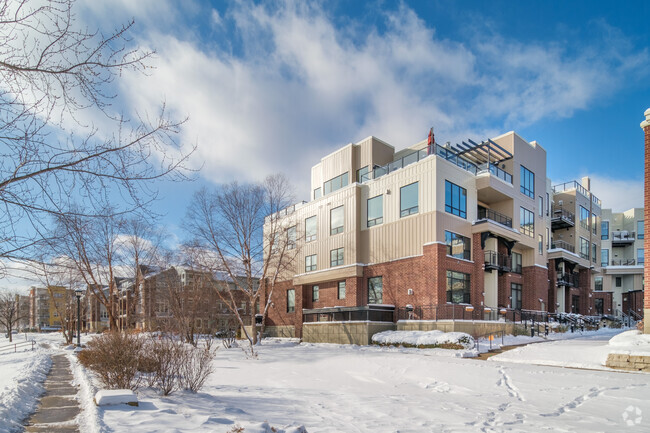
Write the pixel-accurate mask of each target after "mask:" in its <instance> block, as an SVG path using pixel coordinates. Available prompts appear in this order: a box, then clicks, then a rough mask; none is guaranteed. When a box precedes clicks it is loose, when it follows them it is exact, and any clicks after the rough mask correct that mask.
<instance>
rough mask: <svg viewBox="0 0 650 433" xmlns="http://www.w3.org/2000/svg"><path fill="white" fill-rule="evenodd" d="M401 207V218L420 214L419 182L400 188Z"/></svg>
mask: <svg viewBox="0 0 650 433" xmlns="http://www.w3.org/2000/svg"><path fill="white" fill-rule="evenodd" d="M399 205H400V214H399V216H400V217H405V216H408V215H413V214H415V213H418V182H414V183H412V184H410V185H406V186H403V187H401V188H400V190H399Z"/></svg>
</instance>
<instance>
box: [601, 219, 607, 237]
mask: <svg viewBox="0 0 650 433" xmlns="http://www.w3.org/2000/svg"><path fill="white" fill-rule="evenodd" d="M600 239H602V240H604V241H606V240H607V239H609V221H603V222H601V223H600Z"/></svg>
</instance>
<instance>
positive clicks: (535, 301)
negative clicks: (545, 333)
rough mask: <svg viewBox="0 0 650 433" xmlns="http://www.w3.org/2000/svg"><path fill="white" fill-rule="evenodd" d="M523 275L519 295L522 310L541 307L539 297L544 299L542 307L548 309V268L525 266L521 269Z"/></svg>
mask: <svg viewBox="0 0 650 433" xmlns="http://www.w3.org/2000/svg"><path fill="white" fill-rule="evenodd" d="M522 274H523V276H524V278H523V280H524V283H523V288H522V295H521V298H522V299H521V307H522V308H523V309H524V310H539V309H541V304H540V302H539V300H540V299H542V300H543V301H544V308H545V309H547V310H548V308H549V305H548V270H547V269H544V268H541V267H539V266H525V267H524V268H523V269H522Z"/></svg>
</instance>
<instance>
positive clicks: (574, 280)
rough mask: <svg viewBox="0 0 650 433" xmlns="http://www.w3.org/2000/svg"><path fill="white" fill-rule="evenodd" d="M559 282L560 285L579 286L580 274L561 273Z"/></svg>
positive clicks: (558, 278)
mask: <svg viewBox="0 0 650 433" xmlns="http://www.w3.org/2000/svg"><path fill="white" fill-rule="evenodd" d="M557 284H558V285H560V286H572V287H578V286H579V278H578V275H576V274H573V273H563V274H559V275H558V276H557Z"/></svg>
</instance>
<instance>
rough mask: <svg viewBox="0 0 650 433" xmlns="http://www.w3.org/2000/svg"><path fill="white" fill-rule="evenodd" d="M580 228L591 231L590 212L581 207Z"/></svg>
mask: <svg viewBox="0 0 650 433" xmlns="http://www.w3.org/2000/svg"><path fill="white" fill-rule="evenodd" d="M580 227H582V228H583V229H585V230H589V211H588V210H587V209H585V208H583V207H582V206H580Z"/></svg>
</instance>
